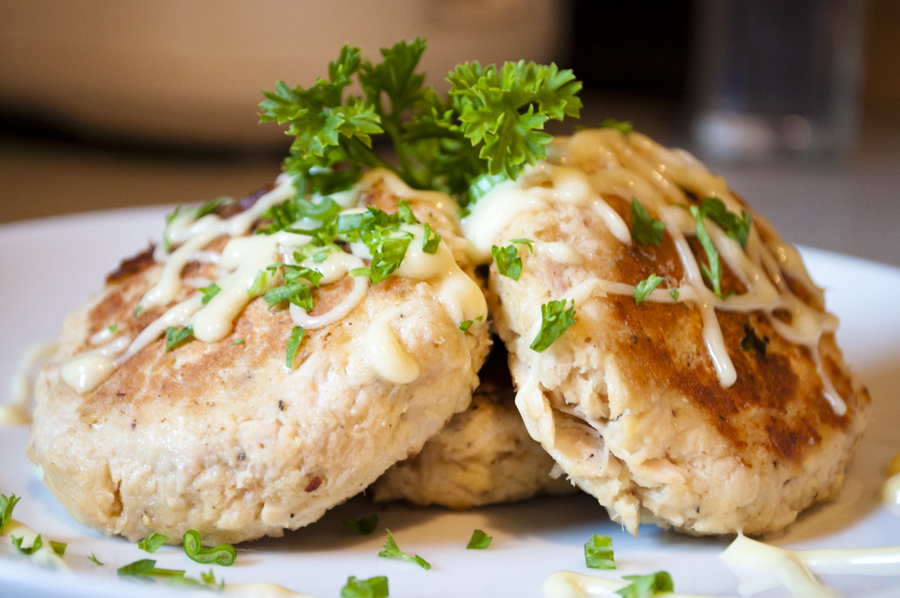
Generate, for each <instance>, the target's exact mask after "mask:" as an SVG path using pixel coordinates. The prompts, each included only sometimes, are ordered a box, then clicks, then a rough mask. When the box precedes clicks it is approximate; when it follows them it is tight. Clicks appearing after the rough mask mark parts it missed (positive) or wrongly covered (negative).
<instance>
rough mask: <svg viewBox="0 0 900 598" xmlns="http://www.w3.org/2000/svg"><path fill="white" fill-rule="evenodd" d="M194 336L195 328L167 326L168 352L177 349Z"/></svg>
mask: <svg viewBox="0 0 900 598" xmlns="http://www.w3.org/2000/svg"><path fill="white" fill-rule="evenodd" d="M193 336H194V328H193V327H192V326H186V327H184V328H175V327H174V326H169V327H168V328H166V353H168V352H169V351H172V350H173V349H177V348H178V347H180V346H181V345H182V344H184V343H186V342H187V341H188V340H189V339H191V338H193Z"/></svg>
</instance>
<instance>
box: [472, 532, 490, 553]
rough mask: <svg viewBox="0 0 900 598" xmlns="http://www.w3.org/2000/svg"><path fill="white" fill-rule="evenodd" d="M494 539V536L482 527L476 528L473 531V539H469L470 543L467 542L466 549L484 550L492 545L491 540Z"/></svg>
mask: <svg viewBox="0 0 900 598" xmlns="http://www.w3.org/2000/svg"><path fill="white" fill-rule="evenodd" d="M493 539H494V537H493V536H489V535H487V534H486V533H484V532H483V531H481V530H480V529H476V530H475V531H474V532H472V539H471V540H469V543H468V544H466V549H467V550H484V549H485V548H487V547H488V546H490V545H491V540H493Z"/></svg>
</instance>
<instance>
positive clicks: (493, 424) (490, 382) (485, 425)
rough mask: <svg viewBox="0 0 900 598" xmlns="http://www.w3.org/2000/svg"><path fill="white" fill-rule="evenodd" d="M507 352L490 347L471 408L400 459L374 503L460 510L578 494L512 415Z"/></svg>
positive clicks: (387, 474) (500, 347)
mask: <svg viewBox="0 0 900 598" xmlns="http://www.w3.org/2000/svg"><path fill="white" fill-rule="evenodd" d="M507 358H508V356H507V353H506V349H505V348H504V347H503V345H502V343H501V344H493V345H492V346H491V353H490V355H489V356H488V359H487V361H486V362H485V364H484V367H483V368H482V370H481V373H480V378H481V384H479V386H478V388H476V389H475V394H474V395H473V396H472V404H471V405H469V408H468V409H466V410H465V411H463V412H462V413H457V414H456V415H454V416H453V419H451V420H450V422H449V423H448V424H447V425H446V426H444V428H443V429H442V430H441V431H440V433H439V434H438V435H437V436H434V437H433V438H431V439H430V440H429V441H428V442H426V443H425V446H424V448H423V449H422V452H421V453H419V454H418V455H416V456H415V457H414V458H412V459H409V460H407V461H401V462H400V463H397V464H396V465H394V466H393V467H391V468H390V469H388V470H387V471H386V472H385V473H384V475H382V476H381V477H380V478H378V481H377V482H375V483H374V484H373V485H372V488H371V490H372V497H373V499H374V500H375V502H387V501H391V500H405V501H407V502H411V503H413V504H418V505H432V504H435V505H442V506H445V507H450V508H451V509H467V508H470V507H477V506H482V505H489V504H496V503H504V502H513V501H518V500H524V499H526V498H531V497H532V496H536V495H540V494H571V493H573V492H577V488H575V487H574V486H573V485H572V483H571V482H569V481H568V480H567V479H566V477H565V475H562V472H561V471H560V470H559V468H558V467H555V465H556V464H555V462H554V461H553V459H552V458H551V457H550V455H548V454H547V453H546V452H545V451H544V449H543V448H541V445H540V444H539V443H537V442H535V441H534V440H532V439H531V437H530V436H529V435H528V431H527V430H526V429H525V424H524V423H523V422H522V417H521V416H520V415H519V412H518V410H517V409H516V404H515V398H516V393H515V390H514V389H513V385H512V380H511V379H510V375H509V367H508V366H507Z"/></svg>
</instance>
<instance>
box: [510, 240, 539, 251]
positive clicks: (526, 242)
mask: <svg viewBox="0 0 900 598" xmlns="http://www.w3.org/2000/svg"><path fill="white" fill-rule="evenodd" d="M509 242H510V243H516V244H517V245H528V253H534V247H533V245H534V241H532V240H531V239H510V240H509Z"/></svg>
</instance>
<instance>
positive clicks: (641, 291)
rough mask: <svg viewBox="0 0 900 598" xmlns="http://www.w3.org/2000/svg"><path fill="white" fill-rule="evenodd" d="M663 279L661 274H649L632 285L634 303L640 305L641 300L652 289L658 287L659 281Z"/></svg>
mask: <svg viewBox="0 0 900 598" xmlns="http://www.w3.org/2000/svg"><path fill="white" fill-rule="evenodd" d="M662 281H663V278H662V277H661V276H657V275H656V274H651V275H650V276H648V277H647V278H645V279H644V280H642V281H641V282H639V283H637V286H636V287H634V303H635V305H640V304H641V301H643V300H644V299H646V298H647V296H648V295H649V294H650V293H652V292H653V289H655V288H656V287H658V286H659V285H660V283H661V282H662Z"/></svg>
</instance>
